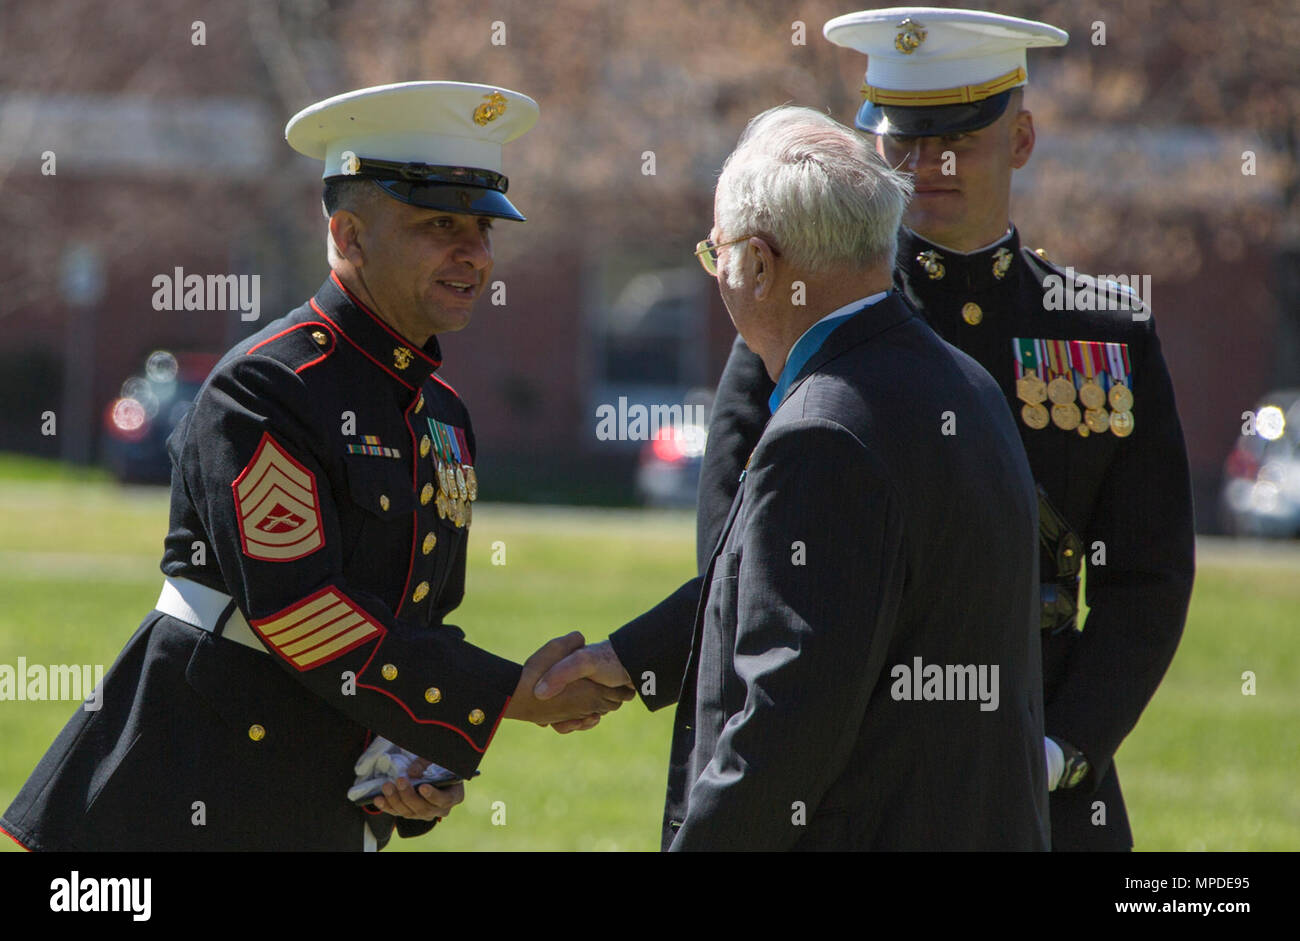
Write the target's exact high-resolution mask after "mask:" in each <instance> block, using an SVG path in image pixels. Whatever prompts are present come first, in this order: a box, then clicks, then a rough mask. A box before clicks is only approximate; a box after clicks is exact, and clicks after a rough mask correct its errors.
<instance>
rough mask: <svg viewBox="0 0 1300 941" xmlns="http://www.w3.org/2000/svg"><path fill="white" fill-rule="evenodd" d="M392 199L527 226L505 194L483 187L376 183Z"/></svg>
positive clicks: (403, 181) (389, 181) (399, 182)
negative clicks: (523, 223) (522, 223)
mask: <svg viewBox="0 0 1300 941" xmlns="http://www.w3.org/2000/svg"><path fill="white" fill-rule="evenodd" d="M375 182H376V183H378V184H379V185H380V186H382V187H383V188H384V192H386V193H387V194H388V195H389V196H391V197H393V199H396V200H400V201H401V202H404V203H408V204H410V205H412V206H422V207H424V208H425V209H440V210H442V211H443V212H459V213H464V214H466V215H472V216H493V217H495V218H497V219H513V220H514V221H516V222H525V221H527V220H525V219H524V215H523V213H521V212H520V211H519V210H518V209H516V208H515V207H514V205H513V204H512V203H511V202H510V200H508V199H506V195H505V193H502V192H501V191H500V190H495V189H487V188H486V187H481V186H455V185H452V184H448V183H413V182H410V181H408V180H375Z"/></svg>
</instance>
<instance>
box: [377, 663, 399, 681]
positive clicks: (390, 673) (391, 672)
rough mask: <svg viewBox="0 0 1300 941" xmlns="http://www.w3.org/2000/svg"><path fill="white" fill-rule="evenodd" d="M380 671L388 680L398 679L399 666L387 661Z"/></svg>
mask: <svg viewBox="0 0 1300 941" xmlns="http://www.w3.org/2000/svg"><path fill="white" fill-rule="evenodd" d="M379 672H380V673H382V674H383V677H384V679H386V680H395V679H397V667H395V666H393V665H392V664H391V663H385V664H384V668H383V669H382V670H380V671H379Z"/></svg>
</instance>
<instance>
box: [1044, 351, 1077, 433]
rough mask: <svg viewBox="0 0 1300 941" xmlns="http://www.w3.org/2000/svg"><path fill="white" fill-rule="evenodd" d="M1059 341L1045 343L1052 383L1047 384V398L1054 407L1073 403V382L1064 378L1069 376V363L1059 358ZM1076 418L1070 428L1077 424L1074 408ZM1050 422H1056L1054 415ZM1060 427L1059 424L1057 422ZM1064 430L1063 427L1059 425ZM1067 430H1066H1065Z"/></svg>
mask: <svg viewBox="0 0 1300 941" xmlns="http://www.w3.org/2000/svg"><path fill="white" fill-rule="evenodd" d="M1060 342H1061V341H1059V340H1048V341H1047V355H1048V357H1049V368H1050V369H1051V370H1052V376H1053V378H1052V381H1051V382H1049V383H1048V384H1047V397H1048V398H1049V399H1051V400H1052V402H1053V403H1054V404H1056V405H1070V404H1072V403H1073V402H1074V382H1073V380H1072V379H1069V378H1066V377H1067V376H1069V375H1070V363H1069V361H1068V360H1063V358H1062V356H1061V347H1060V345H1059V344H1060ZM1074 411H1075V413H1076V418H1075V422H1074V424H1073V425H1071V426H1070V428H1073V427H1075V425H1078V424H1079V421H1078V418H1077V414H1078V411H1079V410H1078V408H1077V407H1076V408H1075V410H1074ZM1052 420H1053V421H1056V415H1055V414H1053V415H1052ZM1057 424H1058V425H1060V422H1057ZM1061 427H1062V428H1064V427H1065V426H1064V425H1061ZM1067 430H1068V429H1067Z"/></svg>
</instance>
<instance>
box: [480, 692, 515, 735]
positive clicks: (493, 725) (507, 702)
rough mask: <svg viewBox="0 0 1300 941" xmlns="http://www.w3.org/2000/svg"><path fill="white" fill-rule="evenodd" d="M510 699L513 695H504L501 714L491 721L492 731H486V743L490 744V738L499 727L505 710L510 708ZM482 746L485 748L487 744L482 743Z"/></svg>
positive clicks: (504, 715)
mask: <svg viewBox="0 0 1300 941" xmlns="http://www.w3.org/2000/svg"><path fill="white" fill-rule="evenodd" d="M512 699H514V697H513V696H507V697H506V702H505V705H504V706H502V707H501V715H499V716H497V720H496V722H494V723H492V731H491V732H489V733H488V740H487V744H488V745H491V744H492V739H493V738H494V737H495V736H496V734H497V729H498V728H500V727H501V720H502V719H504V718H505V717H506V710H507V709H509V708H510V700H512ZM483 747H484V748H487V745H484V746H483Z"/></svg>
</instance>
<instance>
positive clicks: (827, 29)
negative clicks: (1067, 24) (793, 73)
mask: <svg viewBox="0 0 1300 941" xmlns="http://www.w3.org/2000/svg"><path fill="white" fill-rule="evenodd" d="M905 21H910V22H905ZM822 32H823V34H824V35H826V38H827V39H829V40H831V42H832V43H835V44H836V45H844V47H848V48H850V49H857V51H858V52H863V53H866V55H867V79H866V86H867V88H868V90H871V91H872V92H878V94H880V92H883V96H881V97H875V99H872V100H876V101H878V103H879V104H896V105H904V107H927V105H943V104H959V103H963V97H965V101H972V100H980V99H982V97H988V96H991V95H996V94H998V92H1002V91H1006V90H1009V88H1014V87H1017V86H1021V84H1024V82H1026V79H1027V78H1028V69H1027V66H1026V55H1024V51H1026V49H1028V48H1031V47H1040V45H1065V44H1066V42H1069V39H1070V35H1069V34H1067V32H1066V31H1065V30H1058V29H1057V27H1056V26H1049V25H1047V23H1040V22H1036V21H1034V19H1021V18H1018V17H1006V16H1002V14H1000V13H982V12H979V10H959V9H940V8H936V6H892V8H888V9H881V10H863V12H861V13H846V14H845V16H842V17H836V18H835V19H831V21H829V22H827V25H826V26H824V27H823V29H822ZM941 91H950V92H952V95H950V97H944V96H939V95H935V96H930V97H927V96H926V95H909V92H941ZM888 92H901V95H896V96H889V95H888ZM868 97H871V95H868Z"/></svg>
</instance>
